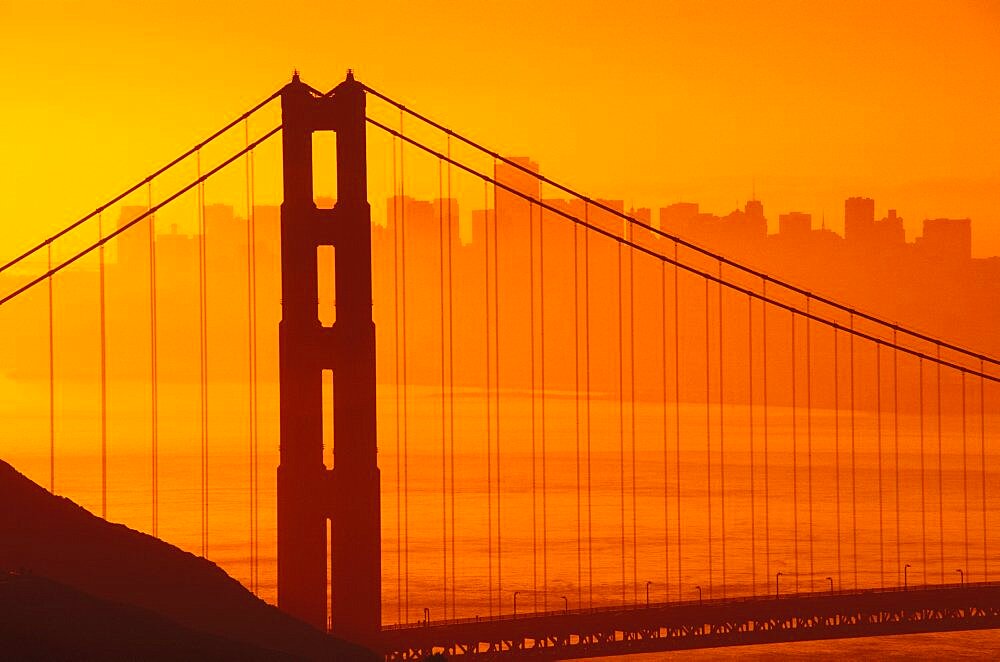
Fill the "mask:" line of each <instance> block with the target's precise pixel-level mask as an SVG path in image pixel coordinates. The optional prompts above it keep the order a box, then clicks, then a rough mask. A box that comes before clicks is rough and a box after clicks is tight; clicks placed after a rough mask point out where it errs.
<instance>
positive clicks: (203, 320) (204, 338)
mask: <svg viewBox="0 0 1000 662" xmlns="http://www.w3.org/2000/svg"><path fill="white" fill-rule="evenodd" d="M196 162H197V168H198V346H199V357H198V358H199V390H200V396H201V407H200V408H201V411H200V414H201V423H200V430H199V431H200V433H201V555H202V556H203V557H205V556H208V485H209V482H208V224H207V222H206V219H205V182H203V181H201V150H198V151H197V152H196Z"/></svg>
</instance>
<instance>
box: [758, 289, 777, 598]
mask: <svg viewBox="0 0 1000 662" xmlns="http://www.w3.org/2000/svg"><path fill="white" fill-rule="evenodd" d="M761 294H762V295H763V298H764V302H763V303H761V335H762V338H763V344H762V345H761V350H762V356H761V372H762V376H763V382H764V383H763V391H762V395H763V398H762V400H763V405H764V411H763V419H764V581H765V583H766V584H767V585H768V586H770V581H771V498H770V497H771V495H770V489H771V488H770V483H769V477H768V465H769V464H770V462H769V460H768V448H767V445H768V421H767V301H766V300H767V280H766V279H761ZM775 591H776V592H777V586H775ZM775 597H777V593H776V594H775Z"/></svg>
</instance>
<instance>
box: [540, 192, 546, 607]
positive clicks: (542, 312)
mask: <svg viewBox="0 0 1000 662" xmlns="http://www.w3.org/2000/svg"><path fill="white" fill-rule="evenodd" d="M539 190H541V184H539ZM539 197H541V196H539ZM544 214H545V211H544V210H543V208H542V207H541V206H540V205H539V207H538V301H539V303H538V313H539V315H538V316H539V324H538V335H539V363H540V364H541V365H540V377H541V386H542V392H541V404H542V406H541V415H542V608H543V609H544V610H545V611H548V609H549V544H548V543H549V519H548V518H549V508H548V504H549V502H548V482H547V478H548V474H547V470H548V459H547V449H546V441H547V439H546V434H545V433H546V427H545V222H544V218H545V216H544Z"/></svg>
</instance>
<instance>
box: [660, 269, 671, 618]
mask: <svg viewBox="0 0 1000 662" xmlns="http://www.w3.org/2000/svg"><path fill="white" fill-rule="evenodd" d="M660 294H661V297H660V311H661V320H660V336H661V340H662V342H663V347H662V349H661V352H662V356H661V358H662V359H663V393H662V396H663V595H664V599H665V600H667V601H668V602H669V601H670V518H669V516H668V514H669V510H670V492H669V489H668V486H669V481H668V473H669V472H668V464H669V462H668V448H667V263H666V262H665V261H664V262H660Z"/></svg>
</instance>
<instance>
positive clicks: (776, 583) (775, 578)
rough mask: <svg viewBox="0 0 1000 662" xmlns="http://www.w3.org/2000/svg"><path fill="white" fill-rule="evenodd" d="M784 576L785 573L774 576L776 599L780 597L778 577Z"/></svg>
mask: <svg viewBox="0 0 1000 662" xmlns="http://www.w3.org/2000/svg"><path fill="white" fill-rule="evenodd" d="M783 574H785V573H783V572H779V573H778V574H776V575H775V576H774V597H775V598H777V597H778V577H781V576H782V575H783Z"/></svg>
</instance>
